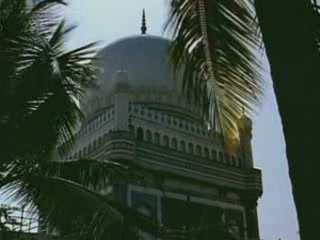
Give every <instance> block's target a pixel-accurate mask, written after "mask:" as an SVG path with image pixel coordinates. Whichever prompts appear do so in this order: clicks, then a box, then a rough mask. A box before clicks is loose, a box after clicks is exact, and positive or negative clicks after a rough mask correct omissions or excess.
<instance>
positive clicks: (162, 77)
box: [66, 34, 262, 240]
mask: <svg viewBox="0 0 320 240" xmlns="http://www.w3.org/2000/svg"><path fill="white" fill-rule="evenodd" d="M169 45H170V41H169V40H167V39H165V38H161V37H157V36H149V35H147V34H141V35H137V36H130V37H127V38H123V39H120V40H118V41H116V42H114V43H112V44H110V45H109V46H107V47H105V48H104V49H102V50H101V51H100V52H99V54H98V56H99V58H100V61H101V64H102V69H103V71H102V73H101V76H100V80H99V81H100V82H99V85H100V87H99V88H97V89H94V90H90V91H88V93H87V94H86V96H85V97H83V98H82V99H81V108H82V110H83V111H84V113H85V121H84V122H83V124H82V126H81V130H80V132H79V133H78V136H77V137H78V140H77V142H76V144H75V146H74V148H73V151H72V152H70V154H68V156H66V158H79V157H84V156H86V157H89V158H94V159H101V160H103V159H115V160H127V161H132V162H135V163H136V164H137V165H139V166H141V167H143V168H144V169H146V170H147V171H146V173H147V183H144V184H143V185H139V184H136V183H125V182H121V181H119V183H117V184H114V185H113V186H112V189H111V190H110V191H111V192H110V194H113V195H114V196H115V197H116V198H117V199H119V201H122V202H124V203H126V204H128V205H129V206H132V207H134V208H136V209H139V210H141V211H142V212H143V213H145V214H149V215H150V216H152V217H154V219H156V220H157V221H158V222H159V223H160V224H162V225H164V226H167V227H171V228H175V227H177V228H179V227H181V226H185V227H188V226H189V227H190V226H201V225H205V224H212V223H214V222H217V221H218V220H219V219H224V221H225V223H226V224H231V225H230V226H232V227H230V231H231V230H232V231H233V232H234V234H235V235H236V236H237V239H245V240H247V239H259V231H258V220H257V210H256V206H257V200H258V198H259V197H260V196H261V194H262V184H261V172H260V170H258V169H255V168H254V166H253V159H252V153H251V122H250V119H247V118H246V117H244V118H243V119H241V120H240V121H239V128H240V132H241V133H240V137H241V140H240V142H241V151H240V152H239V154H237V155H229V154H228V153H227V152H224V151H223V146H222V144H221V141H220V139H219V138H217V137H216V136H215V135H214V134H213V133H212V132H211V131H209V130H208V127H207V124H206V123H205V122H204V121H203V119H202V118H201V113H200V112H199V108H197V107H196V106H193V105H192V104H190V103H188V101H187V99H186V98H185V97H184V96H182V94H181V93H180V91H179V90H178V89H179V87H178V86H177V85H178V84H179V82H180V80H179V79H175V76H174V74H173V71H172V67H171V66H170V64H169V63H168V61H167V56H168V47H169Z"/></svg>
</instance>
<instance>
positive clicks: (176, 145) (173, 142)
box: [171, 138, 178, 149]
mask: <svg viewBox="0 0 320 240" xmlns="http://www.w3.org/2000/svg"><path fill="white" fill-rule="evenodd" d="M171 147H172V148H173V149H178V142H177V139H176V138H172V140H171Z"/></svg>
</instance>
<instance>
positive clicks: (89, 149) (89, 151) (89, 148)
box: [88, 143, 92, 153]
mask: <svg viewBox="0 0 320 240" xmlns="http://www.w3.org/2000/svg"><path fill="white" fill-rule="evenodd" d="M91 151H92V145H91V143H90V144H89V147H88V153H91Z"/></svg>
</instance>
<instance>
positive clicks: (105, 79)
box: [98, 35, 176, 92]
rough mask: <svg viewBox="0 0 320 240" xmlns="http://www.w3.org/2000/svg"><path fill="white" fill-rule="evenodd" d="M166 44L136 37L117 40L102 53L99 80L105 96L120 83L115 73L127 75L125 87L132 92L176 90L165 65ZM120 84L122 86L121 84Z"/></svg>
mask: <svg viewBox="0 0 320 240" xmlns="http://www.w3.org/2000/svg"><path fill="white" fill-rule="evenodd" d="M169 44H170V42H169V40H167V39H164V38H161V37H155V36H148V35H138V36H132V37H128V38H124V39H121V40H118V41H116V42H114V43H112V44H110V45H109V46H107V47H105V48H104V49H102V50H101V51H100V52H99V54H98V58H99V59H100V61H101V62H102V68H103V74H102V76H101V77H100V81H101V83H102V87H103V89H105V90H106V91H107V92H109V91H110V90H111V89H113V88H114V87H115V86H116V85H118V84H119V83H118V81H121V80H120V79H121V78H119V77H116V76H117V73H118V72H119V71H125V72H127V80H126V81H127V83H126V84H127V85H128V87H129V88H130V89H132V90H147V91H168V90H176V81H175V80H174V78H173V70H172V67H171V66H170V64H169V63H168V50H169V49H168V48H169ZM121 84H123V83H121Z"/></svg>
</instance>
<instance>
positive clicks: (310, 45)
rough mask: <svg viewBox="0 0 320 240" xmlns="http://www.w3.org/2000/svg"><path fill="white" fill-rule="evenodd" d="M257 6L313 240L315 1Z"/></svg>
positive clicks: (298, 196) (303, 227) (301, 213)
mask: <svg viewBox="0 0 320 240" xmlns="http://www.w3.org/2000/svg"><path fill="white" fill-rule="evenodd" d="M255 8H256V12H257V16H258V20H259V24H260V27H261V32H262V35H263V41H264V44H265V47H266V52H267V57H268V59H269V63H270V67H271V75H272V79H273V85H274V90H275V94H276V98H277V102H278V107H279V112H280V116H281V119H282V125H283V132H284V136H285V141H286V151H287V158H288V166H289V175H290V178H291V183H292V191H293V196H294V201H295V205H296V209H297V215H298V220H299V227H300V236H301V239H303V240H311V239H314V238H315V236H317V235H318V229H317V226H316V224H317V223H316V222H317V221H315V219H317V218H316V212H317V210H316V209H317V208H318V206H317V204H318V203H319V199H318V197H316V195H317V194H316V193H315V192H316V189H318V187H317V186H316V184H317V183H319V174H318V171H319V170H318V168H317V166H319V164H317V163H318V162H319V161H318V160H319V159H317V158H319V157H318V148H319V146H318V139H319V124H320V119H319V116H320V106H319V96H320V93H319V88H318V86H319V85H318V82H319V81H320V75H319V71H320V60H319V59H320V57H319V52H318V49H317V46H316V44H315V35H314V28H313V26H314V24H312V22H313V21H314V19H313V18H312V6H311V1H310V0H294V1H292V0H280V1H279V0H255ZM275 161H276V159H275ZM275 166H276V164H275ZM317 225H318V224H317Z"/></svg>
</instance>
